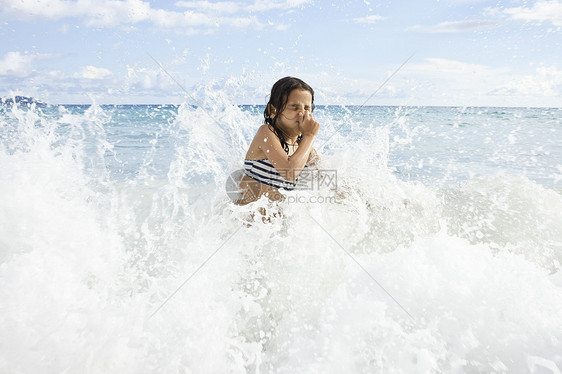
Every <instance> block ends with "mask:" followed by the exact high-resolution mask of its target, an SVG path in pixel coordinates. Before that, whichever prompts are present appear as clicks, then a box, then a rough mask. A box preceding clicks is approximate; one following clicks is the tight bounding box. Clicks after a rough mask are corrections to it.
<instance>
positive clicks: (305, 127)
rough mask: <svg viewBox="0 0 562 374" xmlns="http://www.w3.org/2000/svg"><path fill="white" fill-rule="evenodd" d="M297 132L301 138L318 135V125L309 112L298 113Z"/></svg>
mask: <svg viewBox="0 0 562 374" xmlns="http://www.w3.org/2000/svg"><path fill="white" fill-rule="evenodd" d="M299 130H300V132H301V134H302V135H303V136H305V135H312V136H316V135H317V134H318V130H320V124H319V123H318V122H317V121H315V120H314V118H313V117H312V113H310V111H308V110H305V111H304V112H300V113H299Z"/></svg>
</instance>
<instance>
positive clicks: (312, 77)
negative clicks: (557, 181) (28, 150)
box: [0, 0, 562, 107]
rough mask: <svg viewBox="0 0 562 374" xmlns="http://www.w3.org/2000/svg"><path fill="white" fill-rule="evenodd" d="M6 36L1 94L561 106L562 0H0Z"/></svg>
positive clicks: (0, 56)
mask: <svg viewBox="0 0 562 374" xmlns="http://www.w3.org/2000/svg"><path fill="white" fill-rule="evenodd" d="M0 37H1V39H2V42H1V44H0V96H3V97H5V96H12V95H24V96H32V97H36V98H38V99H40V100H42V101H45V102H48V103H52V104H90V103H92V102H96V103H99V104H178V103H182V102H185V101H189V100H190V99H192V98H195V99H197V98H198V97H199V98H200V97H202V96H205V95H216V96H221V97H224V98H225V100H226V101H229V102H232V103H235V104H265V102H266V96H267V94H268V93H269V90H270V89H271V86H272V85H273V83H274V82H275V81H276V80H277V79H279V78H282V77H284V76H288V75H290V76H297V77H300V78H302V79H303V80H305V81H306V82H307V83H308V84H310V85H311V86H312V87H313V88H314V89H315V92H316V103H317V104H320V105H322V104H324V105H331V104H357V105H361V104H366V105H401V106H418V105H436V106H509V107H512V106H523V107H562V0H537V1H534V0H529V1H517V0H506V1H487V0H440V1H436V0H418V1H405V0H395V1H375V0H369V1H367V0H355V1H322V0H262V1H259V0H241V1H231V0H230V1H216V0H215V1H207V0H199V1H142V0H125V1H121V0H0ZM408 58H410V59H409V60H408ZM406 61H407V62H406ZM404 62H406V63H405V64H404ZM393 74H394V75H393ZM389 77H390V79H389V80H388V82H387V83H386V84H384V85H383V82H385V81H386V80H387V79H388V78H389ZM381 86H382V87H381ZM373 94H374V95H373Z"/></svg>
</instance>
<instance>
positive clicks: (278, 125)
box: [236, 77, 320, 205]
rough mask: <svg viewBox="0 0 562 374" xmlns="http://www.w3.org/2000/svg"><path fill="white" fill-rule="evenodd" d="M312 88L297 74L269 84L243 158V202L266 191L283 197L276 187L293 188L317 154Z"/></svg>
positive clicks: (317, 126)
mask: <svg viewBox="0 0 562 374" xmlns="http://www.w3.org/2000/svg"><path fill="white" fill-rule="evenodd" d="M313 109H314V90H313V89H312V88H311V87H310V86H309V85H308V84H306V83H305V82H303V81H302V80H300V79H298V78H293V77H285V78H282V79H280V80H278V81H277V82H276V83H275V84H274V85H273V87H272V88H271V95H270V97H269V102H268V103H267V106H266V107H265V111H264V113H263V116H264V119H265V124H264V125H262V126H261V127H260V128H259V129H258V131H257V133H256V136H255V137H254V140H252V143H251V144H250V148H249V149H248V153H246V159H245V160H244V174H245V175H244V176H243V177H242V179H241V181H240V192H241V193H242V197H241V199H240V200H238V201H236V204H239V205H245V204H248V203H250V202H253V201H256V200H258V199H259V198H260V197H261V196H263V195H266V196H267V197H269V199H270V200H273V201H277V200H281V199H283V195H282V194H281V193H280V192H279V189H286V190H292V189H293V188H294V187H295V185H296V181H297V178H298V176H299V174H300V173H301V171H302V169H303V168H304V167H305V166H306V165H307V163H308V164H309V165H314V164H315V163H316V162H317V160H318V156H317V155H316V151H314V149H313V148H312V145H313V144H314V140H315V139H316V135H317V134H318V130H319V128H320V124H319V123H318V122H316V121H315V120H314V118H313V117H312V111H313Z"/></svg>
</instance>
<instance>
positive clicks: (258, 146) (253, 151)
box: [246, 124, 275, 160]
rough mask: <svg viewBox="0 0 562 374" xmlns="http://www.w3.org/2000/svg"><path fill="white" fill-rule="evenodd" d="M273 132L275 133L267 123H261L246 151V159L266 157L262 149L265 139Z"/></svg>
mask: <svg viewBox="0 0 562 374" xmlns="http://www.w3.org/2000/svg"><path fill="white" fill-rule="evenodd" d="M272 134H273V135H275V134H274V133H273V131H271V129H270V128H269V126H268V125H267V124H263V125H261V126H260V127H259V128H258V131H257V132H256V135H255V136H254V139H253V140H252V143H251V144H250V149H248V152H247V153H246V160H261V159H264V158H266V156H265V153H264V152H263V150H262V144H263V141H264V139H267V138H269V137H270V136H271V135H272Z"/></svg>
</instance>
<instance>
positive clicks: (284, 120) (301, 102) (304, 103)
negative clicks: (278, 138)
mask: <svg viewBox="0 0 562 374" xmlns="http://www.w3.org/2000/svg"><path fill="white" fill-rule="evenodd" d="M307 110H308V111H309V112H310V111H312V94H311V93H310V92H309V91H307V90H300V89H296V90H293V91H291V93H290V94H289V97H288V98H287V105H286V106H285V109H284V110H283V112H281V113H279V118H278V119H277V123H278V124H279V127H280V128H281V130H282V131H283V132H285V133H286V134H287V135H298V134H300V131H299V113H302V114H303V115H304V112H305V111H307Z"/></svg>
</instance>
